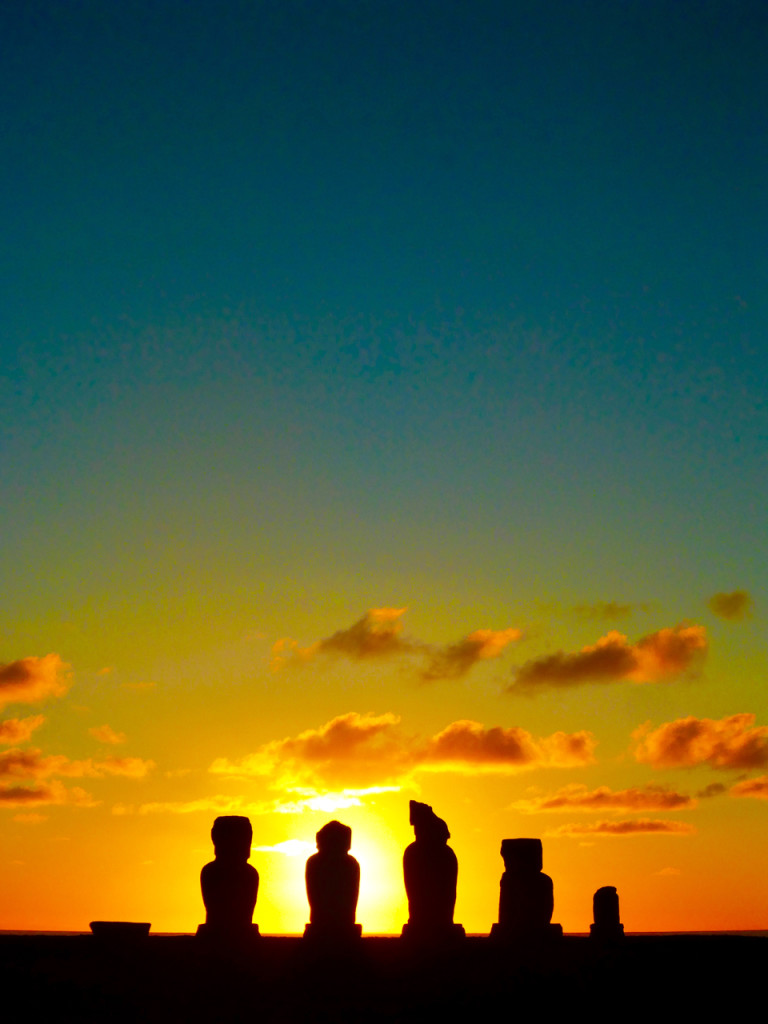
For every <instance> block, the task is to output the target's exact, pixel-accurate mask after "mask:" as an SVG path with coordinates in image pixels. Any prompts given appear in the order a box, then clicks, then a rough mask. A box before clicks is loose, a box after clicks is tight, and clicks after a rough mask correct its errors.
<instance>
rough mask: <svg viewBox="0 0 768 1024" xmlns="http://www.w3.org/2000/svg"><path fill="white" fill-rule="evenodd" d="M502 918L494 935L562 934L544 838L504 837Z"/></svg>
mask: <svg viewBox="0 0 768 1024" xmlns="http://www.w3.org/2000/svg"><path fill="white" fill-rule="evenodd" d="M501 856H502V859H503V861H504V867H505V871H504V874H503V875H502V876H501V892H500V896H499V921H498V924H495V925H494V926H493V928H492V929H491V935H492V936H493V937H494V938H498V939H503V940H507V941H516V940H519V939H524V938H532V937H534V936H539V937H542V938H545V937H554V936H557V935H562V933H563V930H562V928H561V926H560V925H559V924H552V923H551V921H552V911H553V909H554V890H553V886H552V879H551V878H550V877H549V875H545V874H544V872H543V871H542V870H541V869H542V848H541V840H540V839H502V841H501Z"/></svg>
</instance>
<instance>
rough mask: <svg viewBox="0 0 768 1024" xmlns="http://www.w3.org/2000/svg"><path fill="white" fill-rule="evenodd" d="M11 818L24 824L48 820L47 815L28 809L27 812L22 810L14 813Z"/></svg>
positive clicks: (35, 823)
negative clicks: (19, 812)
mask: <svg viewBox="0 0 768 1024" xmlns="http://www.w3.org/2000/svg"><path fill="white" fill-rule="evenodd" d="M13 820H14V821H20V822H23V823H24V824H25V825H39V824H40V823H41V822H43V821H48V815H47V814H38V813H37V812H36V811H30V812H29V813H28V814H27V813H24V812H23V811H22V812H21V814H14V816H13Z"/></svg>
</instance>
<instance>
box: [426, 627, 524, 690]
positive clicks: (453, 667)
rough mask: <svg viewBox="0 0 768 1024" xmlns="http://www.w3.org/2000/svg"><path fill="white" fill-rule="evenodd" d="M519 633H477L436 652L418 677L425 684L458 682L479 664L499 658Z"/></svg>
mask: <svg viewBox="0 0 768 1024" xmlns="http://www.w3.org/2000/svg"><path fill="white" fill-rule="evenodd" d="M521 636H522V632H521V631H520V630H519V629H476V630H475V631H474V633H470V634H469V636H465V637H464V639H463V640H459V642H458V643H455V644H448V645H447V646H446V647H443V648H440V649H438V650H436V651H435V652H434V653H433V654H432V655H431V656H430V660H429V663H428V664H427V665H426V667H425V668H424V670H423V671H422V673H421V677H422V679H424V680H429V681H431V680H435V679H457V678H459V677H460V676H464V675H466V674H467V672H469V670H470V669H471V668H472V666H473V665H475V664H476V663H477V662H478V661H488V660H489V659H490V658H498V657H499V655H500V654H501V653H502V651H503V650H504V648H505V647H506V646H507V645H508V644H511V643H513V642H514V641H515V640H519V639H520V637H521Z"/></svg>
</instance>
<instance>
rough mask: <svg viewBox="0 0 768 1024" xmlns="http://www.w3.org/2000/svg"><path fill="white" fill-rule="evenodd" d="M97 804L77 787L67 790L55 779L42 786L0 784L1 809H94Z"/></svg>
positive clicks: (96, 801)
mask: <svg viewBox="0 0 768 1024" xmlns="http://www.w3.org/2000/svg"><path fill="white" fill-rule="evenodd" d="M98 802H99V801H98V800H94V799H93V797H92V796H91V795H90V793H86V792H85V790H84V789H80V787H79V786H73V787H72V788H71V789H67V788H66V787H65V786H63V785H62V784H61V783H60V782H58V781H56V780H55V779H54V780H53V781H52V782H49V783H47V784H46V785H43V786H17V785H8V784H7V783H4V782H0V806H3V807H40V806H43V805H45V804H73V805H74V806H76V807H95V806H96V805H97V803H98Z"/></svg>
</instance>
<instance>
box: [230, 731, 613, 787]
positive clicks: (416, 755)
mask: <svg viewBox="0 0 768 1024" xmlns="http://www.w3.org/2000/svg"><path fill="white" fill-rule="evenodd" d="M399 722H400V719H399V718H398V717H397V716H396V715H393V714H391V713H387V714H384V715H373V714H370V713H368V714H365V715H360V714H358V713H357V712H355V711H351V712H349V713H348V714H346V715H340V716H339V717H338V718H334V719H332V720H331V721H330V722H327V723H326V724H325V725H323V726H321V727H320V728H319V729H308V730H307V731H306V732H303V733H300V734H299V736H297V737H295V738H287V739H284V740H276V741H273V742H271V743H267V744H264V746H262V747H261V748H260V749H259V750H257V751H256V752H255V753H254V754H251V755H248V756H247V757H245V758H243V759H242V760H240V761H239V762H236V763H232V762H230V761H228V760H226V759H225V758H219V759H218V760H216V761H214V763H213V764H212V765H211V768H210V771H211V772H213V773H214V774H220V775H236V776H248V775H270V776H271V777H272V778H273V779H275V780H276V784H277V785H278V786H280V787H282V788H284V789H287V790H288V791H296V787H297V786H300V785H301V784H302V783H304V784H315V785H316V784H317V783H321V784H324V785H325V786H329V785H330V786H334V787H339V786H340V785H341V784H342V783H343V782H357V783H361V782H367V783H372V782H374V781H376V782H379V783H382V782H388V781H392V782H395V781H398V780H400V781H402V780H403V779H405V778H407V777H409V776H410V775H411V774H412V773H413V772H416V771H434V772H448V771H457V772H463V773H465V774H480V773H484V772H503V773H506V772H512V771H516V770H519V769H522V768H531V767H534V766H541V767H560V768H563V767H575V766H578V765H584V764H591V763H593V761H594V755H593V750H594V747H595V740H594V738H593V737H592V735H591V733H588V732H584V731H582V732H577V733H564V732H556V733H553V734H552V735H551V736H546V737H542V738H540V739H534V737H533V736H532V735H531V734H530V733H529V732H527V731H526V730H525V729H521V728H519V727H517V726H512V727H510V728H503V727H501V726H496V727H493V728H485V727H484V726H483V725H482V724H481V723H479V722H471V721H459V722H453V723H451V724H450V725H449V726H448V727H447V728H445V729H443V731H442V732H440V733H438V734H437V735H436V736H433V737H431V738H429V739H426V740H420V739H418V738H415V737H410V738H408V737H404V736H403V735H402V734H401V733H400V731H399V729H398V725H399ZM346 792H349V791H348V790H347V791H346ZM340 806H343V805H340Z"/></svg>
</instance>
